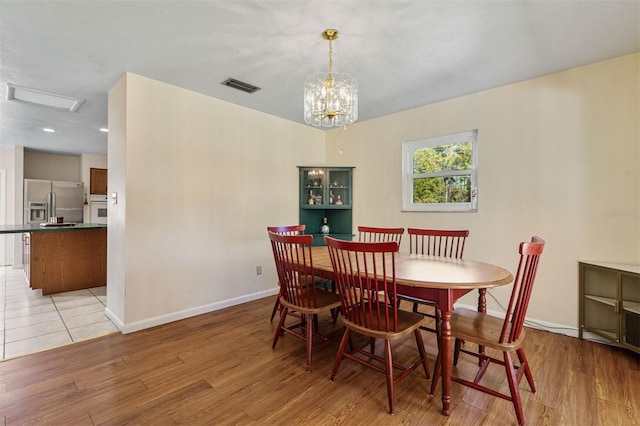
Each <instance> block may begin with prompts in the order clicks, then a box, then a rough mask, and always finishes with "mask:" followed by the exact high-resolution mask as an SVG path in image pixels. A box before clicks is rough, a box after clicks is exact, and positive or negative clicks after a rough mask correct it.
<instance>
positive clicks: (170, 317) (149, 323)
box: [105, 287, 278, 334]
mask: <svg viewBox="0 0 640 426" xmlns="http://www.w3.org/2000/svg"><path fill="white" fill-rule="evenodd" d="M277 293H278V288H277V287H276V288H273V289H270V290H265V291H260V292H257V293H252V294H248V295H245V296H240V297H234V298H232V299H227V300H221V301H219V302H215V303H209V304H207V305H202V306H196V307H193V308H189V309H184V310H182V311H176V312H171V313H170V314H166V315H159V316H157V317H152V318H147V319H144V320H142V321H136V322H132V323H124V321H122V319H121V318H119V317H118V316H117V315H115V314H114V313H113V311H111V310H110V309H109V308H108V307H107V308H106V309H105V315H106V316H107V317H109V319H110V320H111V321H113V323H114V324H115V326H116V327H118V329H119V330H120V332H121V333H122V334H128V333H133V332H136V331H140V330H144V329H147V328H151V327H155V326H158V325H163V324H168V323H170V322H174V321H179V320H182V319H185V318H190V317H194V316H196V315H202V314H206V313H209V312H213V311H217V310H220V309H224V308H228V307H230V306H235V305H240V304H241V303H246V302H252V301H254V300H258V299H262V298H264V297H267V296H272V295H274V294H277Z"/></svg>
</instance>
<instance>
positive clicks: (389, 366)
mask: <svg viewBox="0 0 640 426" xmlns="http://www.w3.org/2000/svg"><path fill="white" fill-rule="evenodd" d="M384 360H385V367H386V373H387V374H386V376H387V394H388V396H389V414H393V413H394V411H395V406H394V381H393V357H392V355H391V342H390V341H389V340H385V341H384Z"/></svg>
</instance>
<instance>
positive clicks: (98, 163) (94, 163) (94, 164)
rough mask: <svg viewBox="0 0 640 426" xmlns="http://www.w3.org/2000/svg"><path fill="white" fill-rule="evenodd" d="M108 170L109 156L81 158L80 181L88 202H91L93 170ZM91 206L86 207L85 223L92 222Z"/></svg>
mask: <svg viewBox="0 0 640 426" xmlns="http://www.w3.org/2000/svg"><path fill="white" fill-rule="evenodd" d="M92 168H96V169H106V168H107V156H106V155H94V154H82V155H81V156H80V180H81V181H82V182H84V196H85V199H87V202H90V201H91V199H90V193H91V192H90V189H91V187H90V184H91V169H92ZM90 210H91V209H90V205H89V204H85V205H84V222H85V223H89V222H90V221H91V211H90Z"/></svg>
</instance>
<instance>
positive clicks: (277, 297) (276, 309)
mask: <svg viewBox="0 0 640 426" xmlns="http://www.w3.org/2000/svg"><path fill="white" fill-rule="evenodd" d="M279 307H280V294H278V295H277V296H276V303H274V304H273V311H271V319H270V320H269V321H270V322H273V317H275V316H276V312H277V311H278V308H279Z"/></svg>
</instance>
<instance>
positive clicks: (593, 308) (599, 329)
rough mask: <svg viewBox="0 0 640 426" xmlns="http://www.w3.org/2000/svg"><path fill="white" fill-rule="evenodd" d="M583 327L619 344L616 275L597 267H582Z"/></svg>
mask: <svg viewBox="0 0 640 426" xmlns="http://www.w3.org/2000/svg"><path fill="white" fill-rule="evenodd" d="M583 274H584V278H583V280H584V284H583V285H584V305H585V306H584V324H583V325H584V327H585V328H586V329H588V330H590V331H592V332H594V333H596V334H599V335H601V336H603V337H606V338H608V339H610V340H613V341H616V342H619V341H620V336H619V335H618V321H619V315H618V303H617V300H618V285H617V283H618V275H617V273H616V272H615V271H611V270H608V269H603V268H598V267H584V266H583Z"/></svg>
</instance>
